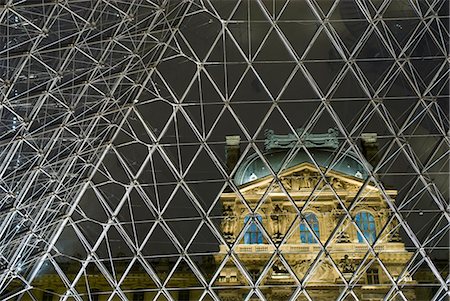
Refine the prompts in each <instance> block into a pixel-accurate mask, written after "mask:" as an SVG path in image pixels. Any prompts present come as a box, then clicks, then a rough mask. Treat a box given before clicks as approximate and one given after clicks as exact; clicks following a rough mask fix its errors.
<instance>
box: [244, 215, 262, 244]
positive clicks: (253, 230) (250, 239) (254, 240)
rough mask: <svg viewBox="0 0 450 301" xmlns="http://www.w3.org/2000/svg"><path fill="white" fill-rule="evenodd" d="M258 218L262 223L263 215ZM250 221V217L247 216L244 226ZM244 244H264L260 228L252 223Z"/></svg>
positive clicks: (257, 216)
mask: <svg viewBox="0 0 450 301" xmlns="http://www.w3.org/2000/svg"><path fill="white" fill-rule="evenodd" d="M256 218H257V219H258V220H259V221H260V222H262V217H261V215H256ZM249 219H250V216H249V215H247V216H246V217H245V218H244V224H245V223H247V221H248V220H249ZM244 243H245V244H262V243H263V236H262V233H261V230H260V229H259V228H258V226H257V225H256V224H255V223H254V222H252V223H251V224H250V227H248V229H247V232H245V235H244Z"/></svg>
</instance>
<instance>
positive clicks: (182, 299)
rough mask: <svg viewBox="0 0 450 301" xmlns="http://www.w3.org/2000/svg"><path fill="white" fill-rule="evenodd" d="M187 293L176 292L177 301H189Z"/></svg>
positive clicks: (185, 291)
mask: <svg viewBox="0 0 450 301" xmlns="http://www.w3.org/2000/svg"><path fill="white" fill-rule="evenodd" d="M189 300H190V299H189V291H187V290H184V291H179V292H178V301H189Z"/></svg>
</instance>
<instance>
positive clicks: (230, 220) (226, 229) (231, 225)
mask: <svg viewBox="0 0 450 301" xmlns="http://www.w3.org/2000/svg"><path fill="white" fill-rule="evenodd" d="M221 226H222V231H223V235H224V237H225V239H226V240H227V241H229V242H231V241H233V240H234V232H235V229H236V216H235V215H234V212H233V208H232V207H231V206H226V207H225V208H224V210H223V220H222V224H221Z"/></svg>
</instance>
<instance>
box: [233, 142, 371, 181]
mask: <svg viewBox="0 0 450 301" xmlns="http://www.w3.org/2000/svg"><path fill="white" fill-rule="evenodd" d="M288 152H289V149H282V150H272V151H270V152H267V153H265V154H264V157H265V158H266V159H267V161H268V162H269V164H270V166H271V167H272V169H273V170H274V171H275V172H278V171H279V170H280V168H281V165H282V163H283V161H284V159H285V158H286V155H287V154H288ZM334 152H335V150H331V149H311V151H310V153H311V155H312V156H313V157H314V160H315V161H316V162H317V164H318V165H319V166H321V167H325V168H327V167H328V166H329V164H330V162H331V161H332V159H333V158H334V156H335V154H334ZM302 163H311V164H314V163H313V162H312V160H311V158H310V157H309V156H308V155H307V154H306V153H305V152H304V151H303V150H300V151H299V152H298V153H297V154H296V156H295V157H294V158H293V159H292V160H291V161H290V162H289V164H288V165H287V166H286V169H288V168H290V167H294V166H296V165H299V164H302ZM331 169H332V170H335V171H337V172H340V173H343V174H346V175H349V176H352V177H356V178H360V179H365V178H367V171H366V169H365V168H364V165H363V164H362V163H361V162H360V161H359V160H358V159H357V158H356V156H355V155H354V154H352V153H347V154H346V155H345V156H343V157H342V158H341V159H340V160H339V161H338V162H335V163H334V164H333V166H332V168H331ZM268 175H270V171H269V170H268V168H267V167H266V165H265V164H264V162H263V161H262V160H261V158H260V157H259V156H258V154H256V153H255V154H252V155H251V156H250V157H248V158H247V159H246V160H245V161H244V162H242V164H241V166H240V167H239V168H238V169H237V171H236V175H235V176H234V182H235V183H236V185H242V184H246V183H248V182H251V181H254V180H256V179H260V178H263V177H265V176H268Z"/></svg>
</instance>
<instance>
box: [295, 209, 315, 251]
mask: <svg viewBox="0 0 450 301" xmlns="http://www.w3.org/2000/svg"><path fill="white" fill-rule="evenodd" d="M305 220H306V222H308V224H309V226H310V227H311V229H312V230H313V231H314V233H315V234H316V235H317V237H318V238H319V239H320V223H319V219H318V218H317V215H316V214H315V213H314V212H307V213H305ZM299 230H300V242H301V243H304V244H316V243H318V241H317V239H316V238H315V237H314V236H313V234H312V233H311V232H310V231H309V229H308V227H307V226H306V224H305V222H304V221H302V222H301V223H300V226H299Z"/></svg>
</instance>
